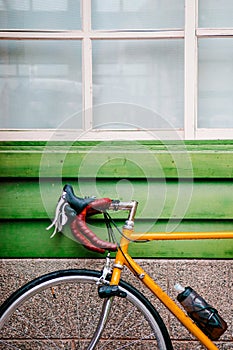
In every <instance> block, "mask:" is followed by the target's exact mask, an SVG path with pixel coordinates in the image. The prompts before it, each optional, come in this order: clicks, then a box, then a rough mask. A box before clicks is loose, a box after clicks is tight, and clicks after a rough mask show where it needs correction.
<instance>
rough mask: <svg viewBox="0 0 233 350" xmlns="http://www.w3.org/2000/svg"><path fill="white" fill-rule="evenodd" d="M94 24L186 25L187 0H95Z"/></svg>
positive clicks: (103, 26) (95, 26)
mask: <svg viewBox="0 0 233 350" xmlns="http://www.w3.org/2000/svg"><path fill="white" fill-rule="evenodd" d="M92 27H93V29H155V28H183V27H184V0H163V1H161V0H92Z"/></svg>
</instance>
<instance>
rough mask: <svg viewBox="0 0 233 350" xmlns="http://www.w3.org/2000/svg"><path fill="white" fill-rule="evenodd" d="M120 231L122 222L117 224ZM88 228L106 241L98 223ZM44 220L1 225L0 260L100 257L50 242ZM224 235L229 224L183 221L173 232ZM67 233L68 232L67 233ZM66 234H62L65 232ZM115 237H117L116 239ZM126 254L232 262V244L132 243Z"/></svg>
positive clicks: (63, 240) (66, 241)
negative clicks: (199, 232)
mask: <svg viewBox="0 0 233 350" xmlns="http://www.w3.org/2000/svg"><path fill="white" fill-rule="evenodd" d="M117 223H118V226H119V227H120V228H121V227H122V222H119V221H118V222H117ZM90 224H91V225H92V228H94V230H95V232H97V233H98V235H99V236H100V237H101V238H104V239H105V238H106V237H107V232H106V228H105V227H104V226H103V225H104V224H103V222H102V221H96V220H92V221H90ZM48 225H49V221H48V220H32V221H28V220H22V221H2V222H1V223H0V232H1V233H0V235H1V249H0V256H1V258H13V257H15V258H16V257H22V258H31V257H37V258H39V257H41V258H43V257H44V258H45V257H51V258H53V257H57V258H59V257H63V258H68V257H70V258H75V257H77V258H87V257H101V256H102V255H99V254H96V253H92V252H89V251H87V250H86V249H85V248H83V247H82V246H81V245H80V244H78V243H76V242H75V241H73V240H72V239H70V238H68V237H67V236H65V235H63V234H57V235H56V236H55V237H54V238H52V239H50V235H51V233H52V230H50V231H49V232H48V231H46V229H45V228H46V226H48ZM166 227H167V222H166V221H159V222H157V223H156V224H154V223H153V222H151V223H150V228H151V230H153V231H163V230H165V229H166ZM144 228H145V229H147V228H148V223H146V224H145V222H141V221H137V223H136V226H135V230H138V231H140V232H141V231H143V230H144ZM190 229H192V230H197V231H199V230H204V231H208V230H209V229H212V230H216V231H224V230H225V231H226V230H231V229H232V222H231V221H228V220H223V221H195V220H191V221H183V222H181V223H179V224H178V225H177V227H176V231H186V230H190ZM67 230H68V229H67ZM67 230H66V232H68V231H67ZM117 236H118V237H119V235H117ZM130 253H131V254H132V255H133V256H134V257H144V258H157V257H164V258H193V257H195V258H225V259H227V258H233V240H228V239H226V240H225V239H223V240H207V241H200V240H195V241H193V240H192V241H170V242H164V241H157V242H149V243H132V244H131V245H130Z"/></svg>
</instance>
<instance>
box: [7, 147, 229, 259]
mask: <svg viewBox="0 0 233 350" xmlns="http://www.w3.org/2000/svg"><path fill="white" fill-rule="evenodd" d="M0 160H1V161H0V179H1V197H0V220H2V221H1V222H0V224H1V226H0V230H1V231H0V234H1V248H0V253H1V256H2V257H10V258H11V257H76V256H77V257H93V256H97V255H96V254H92V253H91V252H89V251H87V250H85V249H84V248H82V247H80V245H77V244H76V243H75V242H73V241H72V240H70V239H68V238H67V237H63V236H61V235H58V236H57V237H56V238H54V239H53V240H50V239H49V233H48V232H47V231H46V230H45V226H46V225H47V224H48V222H49V221H48V217H50V218H51V217H53V213H54V209H55V205H56V202H57V199H58V197H59V196H60V193H61V189H62V186H63V184H64V183H71V184H73V185H74V187H75V191H76V193H77V194H78V195H80V196H86V195H96V196H97V197H110V198H116V199H121V200H129V199H132V198H133V199H136V200H138V201H139V209H138V215H137V228H138V230H139V231H142V230H145V231H149V230H157V231H164V230H167V229H168V228H170V227H171V225H170V224H172V225H173V223H174V222H175V226H174V227H173V226H172V228H174V229H175V230H177V231H179V230H181V231H182V230H183V231H209V230H210V231H218V230H220V231H221V230H231V231H232V227H233V225H232V224H233V181H232V178H233V141H232V140H230V141H228V140H226V141H209V142H207V141H198V142H193V141H187V142H185V143H183V142H172V141H170V142H166V143H164V142H152V141H148V142H147V141H143V142H75V143H67V142H52V143H51V142H50V143H45V142H1V143H0ZM114 217H116V219H117V220H122V219H125V217H126V213H123V212H120V213H114ZM169 219H170V221H169V222H168V223H169V225H170V226H167V221H166V220H169ZM173 219H174V220H175V221H173ZM93 222H95V223H96V224H95V225H94V227H95V229H96V230H97V231H98V233H99V234H100V235H101V236H102V237H103V235H104V233H103V232H105V231H103V230H102V228H101V227H102V220H101V218H100V217H99V218H98V217H97V219H96V220H94V221H93ZM165 222H166V223H165ZM121 224H122V223H121ZM232 241H233V240H208V241H207V240H206V241H171V242H151V243H147V244H142V243H140V244H132V246H131V248H130V249H131V252H132V254H133V255H134V256H138V257H148V258H152V257H171V258H172V257H174V258H193V257H195V258H212V257H213V258H232V257H233V253H232V251H233V249H232Z"/></svg>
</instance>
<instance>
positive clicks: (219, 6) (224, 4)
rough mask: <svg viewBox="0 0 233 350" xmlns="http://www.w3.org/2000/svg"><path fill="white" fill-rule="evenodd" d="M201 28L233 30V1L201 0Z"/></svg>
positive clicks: (199, 6)
mask: <svg viewBox="0 0 233 350" xmlns="http://www.w3.org/2000/svg"><path fill="white" fill-rule="evenodd" d="M198 8H199V27H207V28H209V27H216V28H218V27H219V28H221V27H222V28H224V27H231V28H233V1H232V0H221V1H219V0H199V5H198Z"/></svg>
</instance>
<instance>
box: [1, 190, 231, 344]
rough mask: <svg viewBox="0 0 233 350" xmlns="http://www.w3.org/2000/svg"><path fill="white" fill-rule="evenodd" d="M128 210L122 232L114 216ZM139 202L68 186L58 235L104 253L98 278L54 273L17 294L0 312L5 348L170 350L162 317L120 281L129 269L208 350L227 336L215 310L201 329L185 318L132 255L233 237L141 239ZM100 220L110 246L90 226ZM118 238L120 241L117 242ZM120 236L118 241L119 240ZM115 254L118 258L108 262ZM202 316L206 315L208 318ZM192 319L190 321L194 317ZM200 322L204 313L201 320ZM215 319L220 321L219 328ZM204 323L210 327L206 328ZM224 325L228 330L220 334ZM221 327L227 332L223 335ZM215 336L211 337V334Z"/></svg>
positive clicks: (186, 234) (156, 236) (57, 218)
mask: <svg viewBox="0 0 233 350" xmlns="http://www.w3.org/2000/svg"><path fill="white" fill-rule="evenodd" d="M111 210H112V211H117V210H125V211H128V218H127V220H126V222H125V225H124V226H123V229H122V230H119V228H118V227H117V226H116V224H115V223H114V221H113V220H112V218H111V216H110V215H109V212H110V211H111ZM136 210H137V202H136V201H130V202H121V201H115V200H110V199H108V198H101V199H95V198H92V197H90V198H84V199H82V198H79V197H77V196H76V195H75V194H74V192H73V189H72V187H71V186H70V185H66V186H65V187H64V189H63V192H62V195H61V197H60V199H59V201H58V204H57V207H56V212H55V219H54V221H53V222H52V225H51V226H50V227H49V229H50V228H51V227H52V226H53V225H54V226H55V229H54V233H53V234H55V233H56V232H57V231H62V229H63V226H64V225H67V224H68V225H69V226H70V227H71V232H72V235H73V236H74V237H75V239H76V240H78V241H79V242H80V243H81V244H82V245H84V246H85V247H86V248H87V249H90V250H93V251H97V252H99V253H107V255H106V259H105V264H104V266H103V267H102V269H101V271H92V270H86V269H82V270H79V269H68V270H61V271H55V272H51V273H49V274H46V275H43V276H41V277H39V278H36V279H35V280H33V281H31V282H29V283H27V284H26V285H25V286H23V287H21V288H20V289H19V290H17V291H16V292H15V293H13V294H12V295H11V296H10V297H9V298H8V299H7V300H6V301H5V302H4V303H3V305H2V306H1V309H0V316H1V321H0V336H1V340H0V349H71V350H74V349H86V350H92V349H99V350H100V349H109V350H110V349H114V350H116V349H140V350H142V349H150V350H152V349H159V350H171V349H173V346H172V342H171V339H170V336H169V333H168V330H167V328H166V326H165V323H164V322H163V320H162V318H161V316H160V315H159V313H158V311H156V309H155V308H154V306H153V305H152V304H151V302H150V301H149V300H148V299H147V298H146V297H145V296H144V295H143V294H142V293H141V292H139V291H138V290H137V289H136V288H135V287H133V286H132V285H130V284H129V283H127V282H125V281H123V280H122V279H121V274H122V270H123V268H124V267H127V268H128V269H129V270H130V271H131V272H132V273H133V275H134V276H135V278H137V279H138V280H139V281H141V282H142V283H143V284H144V285H145V286H146V287H147V288H148V289H149V290H150V291H151V292H152V293H153V294H154V295H155V296H156V297H157V298H158V299H159V300H160V301H161V302H162V303H163V304H164V305H165V306H166V308H167V309H168V310H169V311H170V312H171V313H172V314H173V315H175V316H176V318H177V319H178V320H179V321H180V322H181V323H182V324H183V325H184V326H185V327H186V328H187V329H188V330H189V331H190V332H191V333H192V334H193V335H194V336H195V337H196V338H197V339H198V340H199V341H200V343H202V344H203V345H204V346H205V347H206V348H207V349H210V350H216V349H218V347H217V346H216V345H215V343H214V340H216V339H217V338H218V337H219V336H220V335H221V333H222V332H224V331H225V329H226V324H224V321H223V323H222V324H220V325H219V324H217V325H216V324H211V322H210V321H211V320H212V317H214V322H215V323H216V322H217V321H218V320H219V318H220V320H221V317H220V316H219V315H218V313H217V311H216V310H215V309H214V308H212V307H209V308H208V307H207V308H206V307H204V308H203V310H204V311H206V310H207V311H208V312H209V313H208V315H209V316H208V320H204V321H203V322H201V324H200V322H199V323H198V322H197V319H196V320H195V319H194V321H195V322H194V321H193V320H192V319H191V318H190V317H189V316H188V315H187V313H186V312H184V311H183V310H182V309H181V308H180V307H179V306H178V304H177V303H176V302H174V301H173V300H172V299H171V298H170V297H169V296H168V295H167V294H166V293H165V292H164V291H163V290H162V289H161V288H160V287H159V285H158V284H157V283H156V282H155V281H154V280H153V279H152V278H151V277H150V276H149V274H148V273H146V272H145V271H144V270H143V269H142V267H141V266H139V264H138V263H136V262H135V260H134V259H133V258H132V257H131V256H130V254H129V252H128V247H129V244H130V243H131V242H143V241H150V240H181V239H182V240H183V239H212V238H221V239H223V238H233V231H232V232H192V233H191V232H173V233H163V232H161V233H155V232H147V233H136V232H134V218H135V214H136ZM98 213H103V214H104V217H105V221H106V225H107V228H108V233H109V241H108V242H106V241H103V240H101V239H100V238H98V237H97V236H96V235H95V234H94V232H93V231H92V230H91V229H90V228H89V227H88V225H87V224H86V218H87V217H88V216H91V215H94V214H98ZM119 234H120V235H121V238H120V241H119V242H118V238H117V237H118V236H119ZM116 236H117V237H116ZM111 252H116V254H115V253H114V257H113V258H111V257H110V254H111ZM203 310H201V311H203ZM189 315H190V316H191V317H192V314H191V313H189ZM198 317H199V319H200V314H199V315H198ZM216 320H217V321H216ZM205 322H206V323H205ZM222 326H223V327H222ZM221 327H222V328H221ZM212 330H214V331H213V332H211V331H212Z"/></svg>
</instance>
